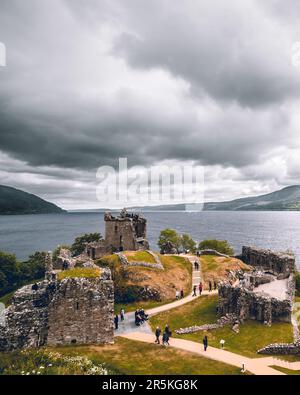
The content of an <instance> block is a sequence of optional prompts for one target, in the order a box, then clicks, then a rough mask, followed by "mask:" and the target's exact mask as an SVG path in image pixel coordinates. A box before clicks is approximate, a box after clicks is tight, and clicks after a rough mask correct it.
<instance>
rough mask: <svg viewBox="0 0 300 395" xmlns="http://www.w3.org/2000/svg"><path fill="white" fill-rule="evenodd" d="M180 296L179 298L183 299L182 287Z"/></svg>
mask: <svg viewBox="0 0 300 395" xmlns="http://www.w3.org/2000/svg"><path fill="white" fill-rule="evenodd" d="M180 297H181V299H183V298H184V292H183V289H182V290H181V291H180Z"/></svg>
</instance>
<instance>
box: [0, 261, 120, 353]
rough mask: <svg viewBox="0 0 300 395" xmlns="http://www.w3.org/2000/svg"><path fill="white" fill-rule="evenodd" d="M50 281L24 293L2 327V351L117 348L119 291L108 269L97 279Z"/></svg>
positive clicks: (49, 274) (20, 292) (51, 275)
mask: <svg viewBox="0 0 300 395" xmlns="http://www.w3.org/2000/svg"><path fill="white" fill-rule="evenodd" d="M47 266H48V267H47V271H46V276H45V280H44V281H41V282H39V283H36V284H33V285H27V286H25V287H22V288H20V289H19V290H18V291H17V292H16V293H15V295H14V298H13V301H12V304H11V306H9V307H8V308H7V309H6V310H5V315H4V316H5V322H4V325H0V351H10V350H14V349H19V348H29V347H39V346H45V345H68V344H75V343H76V344H103V343H112V342H113V335H114V325H113V317H114V287H113V282H112V280H111V274H110V270H109V269H102V272H101V275H100V276H99V277H97V278H65V279H63V280H61V281H58V280H57V278H56V274H55V272H51V262H50V259H49V256H48V259H47Z"/></svg>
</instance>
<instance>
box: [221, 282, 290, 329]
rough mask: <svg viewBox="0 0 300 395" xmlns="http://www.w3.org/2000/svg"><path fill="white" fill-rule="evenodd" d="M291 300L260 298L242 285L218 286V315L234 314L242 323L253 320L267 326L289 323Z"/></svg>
mask: <svg viewBox="0 0 300 395" xmlns="http://www.w3.org/2000/svg"><path fill="white" fill-rule="evenodd" d="M291 281H292V280H291ZM292 300H293V299H290V298H289V299H286V300H278V299H276V298H271V297H267V296H261V295H258V294H255V293H254V292H252V291H251V290H249V289H247V288H245V287H243V286H242V285H239V286H236V287H234V286H231V285H230V284H220V285H219V302H218V314H219V315H220V316H223V315H226V314H228V313H230V314H236V315H237V316H238V318H239V319H240V320H242V321H243V320H247V319H254V320H257V321H261V322H266V323H268V324H271V323H272V322H273V321H282V322H291V318H292V309H293V302H292Z"/></svg>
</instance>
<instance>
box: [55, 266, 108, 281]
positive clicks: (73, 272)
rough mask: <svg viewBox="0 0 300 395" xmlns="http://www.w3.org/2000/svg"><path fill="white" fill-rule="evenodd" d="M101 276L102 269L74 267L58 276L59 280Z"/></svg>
mask: <svg viewBox="0 0 300 395" xmlns="http://www.w3.org/2000/svg"><path fill="white" fill-rule="evenodd" d="M100 275H101V269H100V268H94V267H74V268H73V269H69V270H63V271H61V272H59V273H58V274H57V278H58V280H63V279H64V278H76V277H78V278H97V277H99V276H100Z"/></svg>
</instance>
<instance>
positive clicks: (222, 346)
mask: <svg viewBox="0 0 300 395" xmlns="http://www.w3.org/2000/svg"><path fill="white" fill-rule="evenodd" d="M220 344H221V349H222V350H224V344H225V340H224V339H221V340H220Z"/></svg>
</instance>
